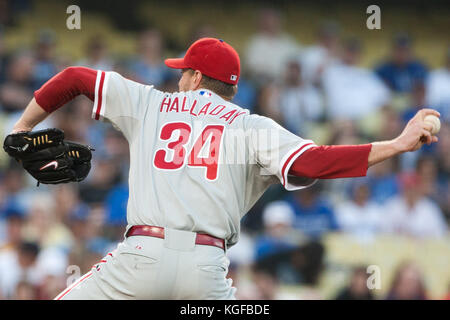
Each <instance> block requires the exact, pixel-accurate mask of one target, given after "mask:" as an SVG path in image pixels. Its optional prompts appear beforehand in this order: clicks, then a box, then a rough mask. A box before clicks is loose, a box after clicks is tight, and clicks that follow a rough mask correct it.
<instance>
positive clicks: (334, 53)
mask: <svg viewBox="0 0 450 320" xmlns="http://www.w3.org/2000/svg"><path fill="white" fill-rule="evenodd" d="M339 34H340V27H339V25H338V24H337V23H335V22H332V21H327V22H323V23H322V24H321V25H320V26H319V29H318V31H317V42H316V44H314V45H312V46H309V47H307V48H305V49H304V50H303V52H302V53H301V56H300V61H301V63H300V65H301V66H302V78H303V79H304V81H305V82H306V83H308V84H314V85H318V84H319V82H320V79H321V77H322V73H323V72H324V71H325V69H326V68H328V67H329V66H330V65H333V64H334V63H336V62H338V60H339V57H338V54H339Z"/></svg>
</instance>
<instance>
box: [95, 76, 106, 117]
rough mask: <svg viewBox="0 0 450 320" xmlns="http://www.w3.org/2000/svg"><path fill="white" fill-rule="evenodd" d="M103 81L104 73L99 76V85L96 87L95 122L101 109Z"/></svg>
mask: <svg viewBox="0 0 450 320" xmlns="http://www.w3.org/2000/svg"><path fill="white" fill-rule="evenodd" d="M104 81H105V71H102V74H101V76H100V84H99V85H98V93H97V97H98V99H97V109H96V110H95V120H98V119H100V110H101V108H102V95H103V82H104Z"/></svg>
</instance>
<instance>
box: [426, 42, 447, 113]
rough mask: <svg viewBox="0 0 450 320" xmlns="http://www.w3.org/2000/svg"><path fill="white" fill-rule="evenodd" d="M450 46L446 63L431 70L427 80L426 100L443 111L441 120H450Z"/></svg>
mask: <svg viewBox="0 0 450 320" xmlns="http://www.w3.org/2000/svg"><path fill="white" fill-rule="evenodd" d="M448 88H450V47H449V48H448V49H447V55H446V60H445V65H444V66H443V67H442V68H440V69H436V70H433V71H431V72H430V74H429V76H428V79H427V82H426V93H427V95H426V102H427V104H428V105H429V106H431V107H432V108H435V109H437V110H438V111H439V112H440V113H441V120H445V121H447V122H450V90H449V89H448Z"/></svg>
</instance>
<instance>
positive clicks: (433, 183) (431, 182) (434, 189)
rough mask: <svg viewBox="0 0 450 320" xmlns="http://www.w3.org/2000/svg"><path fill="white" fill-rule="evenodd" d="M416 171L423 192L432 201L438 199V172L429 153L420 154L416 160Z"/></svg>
mask: <svg viewBox="0 0 450 320" xmlns="http://www.w3.org/2000/svg"><path fill="white" fill-rule="evenodd" d="M416 172H417V174H418V176H419V179H420V181H421V184H422V189H423V194H424V195H425V196H426V197H429V198H431V199H433V201H437V200H439V196H440V194H439V193H438V187H439V184H438V179H437V173H438V172H437V164H436V161H435V159H434V158H433V157H431V156H430V155H422V156H421V157H420V158H419V159H418V160H417V164H416Z"/></svg>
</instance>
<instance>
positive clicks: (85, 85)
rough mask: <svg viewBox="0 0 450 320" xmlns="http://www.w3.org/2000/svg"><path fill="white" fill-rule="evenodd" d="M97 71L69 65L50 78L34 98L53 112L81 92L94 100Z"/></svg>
mask: <svg viewBox="0 0 450 320" xmlns="http://www.w3.org/2000/svg"><path fill="white" fill-rule="evenodd" d="M96 78H97V71H96V70H93V69H90V68H85V67H69V68H66V69H64V70H63V71H61V72H60V73H58V74H57V75H55V76H54V77H53V78H51V79H50V80H48V81H47V82H46V83H45V84H44V85H43V86H42V87H41V88H40V89H39V90H36V91H35V92H34V98H35V99H36V102H37V103H38V105H39V106H41V108H42V109H44V110H45V111H47V112H49V113H51V112H53V111H55V110H57V109H58V108H60V107H62V106H63V105H64V104H66V103H67V102H69V101H71V100H72V99H74V98H75V97H76V96H78V95H80V94H84V95H85V96H86V97H88V98H89V99H91V100H92V101H94V98H95V81H96Z"/></svg>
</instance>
